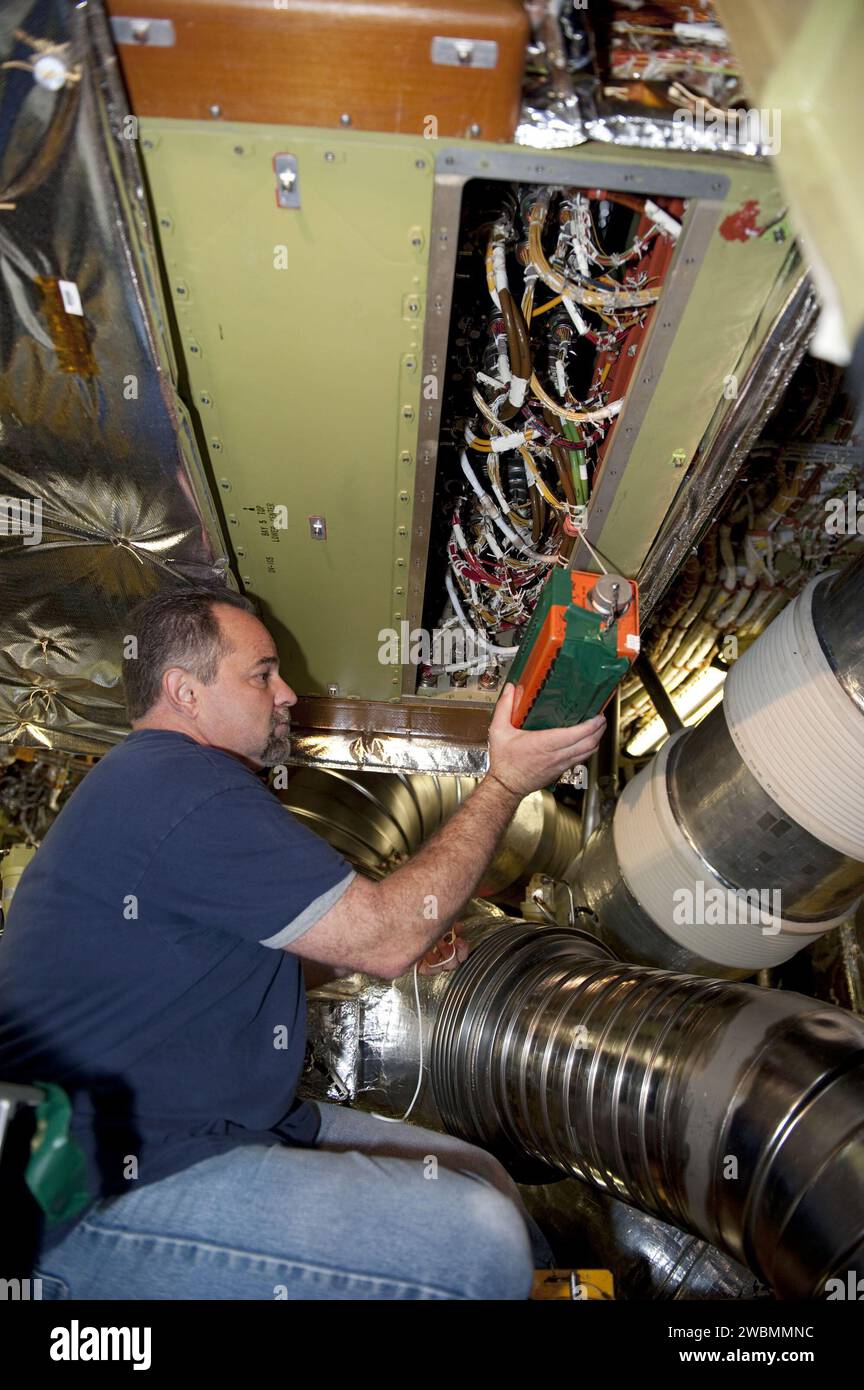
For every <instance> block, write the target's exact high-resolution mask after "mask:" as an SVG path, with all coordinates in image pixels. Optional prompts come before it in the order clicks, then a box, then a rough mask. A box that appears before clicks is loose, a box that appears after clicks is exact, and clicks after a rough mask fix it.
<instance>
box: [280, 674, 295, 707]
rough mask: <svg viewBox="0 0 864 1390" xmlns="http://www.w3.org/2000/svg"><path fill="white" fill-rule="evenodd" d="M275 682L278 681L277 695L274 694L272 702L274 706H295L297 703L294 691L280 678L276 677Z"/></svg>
mask: <svg viewBox="0 0 864 1390" xmlns="http://www.w3.org/2000/svg"><path fill="white" fill-rule="evenodd" d="M277 680H278V685H277V694H276V698H275V700H274V704H276V705H288V706H289V708H290V706H291V705H296V703H297V696H296V695H295V693H294V691H293V690H292V689H291V687H290V685H289V684H288V682H287V681H283V679H282V677H281V676H279V677H277Z"/></svg>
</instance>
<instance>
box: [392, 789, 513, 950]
mask: <svg viewBox="0 0 864 1390" xmlns="http://www.w3.org/2000/svg"><path fill="white" fill-rule="evenodd" d="M520 800H521V797H520V796H517V795H516V794H515V793H514V792H511V791H509V790H508V789H507V788H505V787H504V786H503V784H502V783H501V782H500V781H498V779H497V778H495V777H493V776H492V774H491V773H487V775H486V776H485V777H484V778H483V780H482V781H481V782H480V784H479V785H478V787H477V789H476V791H474V793H473V794H472V795H471V796H470V797H469V799H468V800H467V801H466V802H465V804H464V805H463V806H460V808H459V810H458V811H457V812H456V814H455V815H453V816H451V818H450V820H448V821H447V822H446V824H445V825H443V826H442V827H441V829H440V830H439V831H437V832H436V834H435V835H433V837H432V839H431V840H429V841H428V843H427V844H425V845H423V846H422V848H421V849H419V850H418V851H417V853H416V854H415V855H413V857H412V858H411V859H410V860H409V861H408V863H407V864H403V865H402V867H401V868H399V869H397V870H396V871H395V872H394V873H392V874H390V875H389V877H388V878H386V879H384V880H383V881H382V882H381V883H379V884H377V885H376V893H377V895H378V900H379V906H380V912H381V916H382V919H383V921H384V923H385V925H386V928H387V932H388V936H389V939H390V940H391V941H392V942H393V943H394V946H396V948H397V951H402V950H404V968H405V969H406V970H407V969H408V967H409V966H410V965H411V964H412V963H413V962H414V961H415V960H417V959H418V957H420V956H422V955H423V954H424V953H425V952H426V951H427V950H428V949H429V947H430V946H432V945H433V944H434V942H436V941H437V940H439V938H440V937H441V936H442V935H443V933H444V932H446V931H447V929H448V927H449V926H450V925H451V923H452V922H453V921H454V919H455V918H456V917H457V916H458V914H459V912H460V910H461V909H462V908H463V907H464V905H465V903H466V902H467V901H468V899H469V898H470V897H471V896H472V894H473V893H474V892H475V890H476V888H477V886H478V884H479V883H480V881H481V879H482V877H483V874H484V873H485V871H486V869H487V867H488V865H489V861H490V860H491V858H492V856H493V854H494V853H495V849H496V846H497V844H498V841H499V840H500V838H501V835H502V833H503V831H504V830H505V828H506V827H507V825H509V823H510V821H511V820H512V818H513V815H514V813H515V811H516V808H517V806H518V805H519V802H520ZM397 943H398V945H397Z"/></svg>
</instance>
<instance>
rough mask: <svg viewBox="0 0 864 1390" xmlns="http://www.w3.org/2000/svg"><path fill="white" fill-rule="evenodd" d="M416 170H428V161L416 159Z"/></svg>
mask: <svg viewBox="0 0 864 1390" xmlns="http://www.w3.org/2000/svg"><path fill="white" fill-rule="evenodd" d="M414 168H415V169H425V168H426V160H425V159H415V160H414Z"/></svg>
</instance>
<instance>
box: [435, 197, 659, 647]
mask: <svg viewBox="0 0 864 1390" xmlns="http://www.w3.org/2000/svg"><path fill="white" fill-rule="evenodd" d="M613 206H616V207H618V208H621V207H624V208H626V209H628V210H629V212H630V214H632V215H633V216H634V217H635V221H636V231H635V234H634V235H633V236H632V239H631V241H630V244H629V245H628V246H626V247H625V248H623V249H621V250H609V249H604V247H603V245H602V240H603V238H602V236H601V233H600V231H599V230H598V227H599V226H602V225H603V215H604V214H605V218H606V221H607V222H608V220H609V213H610V209H611V208H612V207H613ZM553 209H557V218H555V217H553V215H552V213H553ZM680 229H681V227H680V222H678V221H677V219H676V218H675V217H674V216H673V215H672V214H671V213H670V212H669V211H667V210H665V209H664V208H662V207H660V206H659V205H658V204H656V203H654V202H652V201H651V200H650V199H637V198H633V197H630V196H629V195H626V194H620V193H607V192H606V191H605V190H600V189H594V190H579V189H571V190H566V189H560V190H557V191H556V190H552V189H549V188H539V189H533V190H530V189H529V190H528V191H527V193H525V194H524V195H523V197H522V200H521V203H517V201H516V199H515V198H513V199H511V200H510V202H509V204H508V205H507V206H506V207H505V210H504V211H503V212H502V214H501V216H500V217H499V218H498V220H496V221H495V222H494V223H493V225H492V226H491V229H490V231H489V234H488V239H487V241H486V249H485V271H486V285H487V289H488V294H489V297H490V299H491V301H492V313H491V317H490V319H489V323H488V339H487V343H486V350H485V354H484V369H483V370H480V369H475V372H474V380H475V384H474V388H473V391H472V402H473V406H474V411H475V413H474V414H473V415H472V416H471V417H470V418H468V419H465V420H463V421H461V423H460V426H459V428H460V429H461V430H462V433H463V436H464V438H463V442H464V446H465V447H464V448H463V449H462V450H461V453H460V464H461V470H462V475H463V479H464V483H465V484H466V485H467V486H465V488H464V490H463V491H462V493H461V495H460V496H459V498H458V500H457V502H456V504H455V506H454V507H453V510H452V515H451V524H450V535H449V542H448V546H447V562H448V574H447V592H448V596H449V599H450V604H451V607H452V617H451V619H450V620H449V621H451V622H453V623H455V624H456V625H457V626H458V627H460V628H461V629H462V631H463V633H464V635H465V637H466V639H467V640H468V641H469V642H470V647H471V651H472V656H471V658H470V659H468V658H466V659H465V660H464V661H462V662H461V663H453V664H452V665H451V666H449V667H447V668H444V669H447V670H456V669H461V670H465V669H470V670H472V671H478V670H483V669H486V668H488V667H494V666H499V665H502V664H504V663H505V662H506V661H507V660H508V659H509V658H511V657H512V656H513V654H514V653H515V651H516V648H517V647H518V640H519V636H520V630H521V629H522V628H523V627H524V626H525V624H526V623H527V622H528V619H529V618H530V616H531V613H532V612H533V610H534V607H535V605H536V603H537V599H538V597H539V594H540V590H541V589H542V587H543V583H544V581H545V579H546V577H547V576H548V574H549V570H550V567H552V566H554V565H557V564H561V565H566V564H567V562H568V560H569V557H570V555H571V554H572V551H573V547H574V545H575V542H576V540H577V538H578V537H579V536H580V535H582V534H583V532H584V528H585V525H586V519H587V508H588V503H589V501H590V493H591V482H592V472H593V471H594V468H595V466H596V449H597V446H598V445H599V444H601V443H602V442H603V440H604V439H605V437H606V434H607V432H608V430H609V428H610V425H611V423H612V422H613V421H614V419H615V417H616V416H617V414H618V412H619V411H620V409H621V405H622V398H620V397H619V398H617V399H609V395H608V392H607V391H606V390H605V389H604V383H605V382H606V379H607V377H608V375H609V372H610V369H611V367H612V364H613V362H614V361H615V359H616V356H617V355H618V354H619V352H620V350H621V348H622V345H623V343H624V341H625V339H626V340H628V341H632V340H633V331H634V330H636V329H638V330H640V331H641V329H642V328H643V327H644V325H645V322H646V316H647V315H648V313H649V312H650V309H651V306H652V305H653V304H654V303H655V302H656V300H657V298H658V295H659V285H655V284H654V283H652V279H651V277H650V275H649V274H648V272H647V270H646V269H645V265H646V261H647V260H648V259H649V257H650V253H651V248H652V245H653V243H654V242H655V241H656V240H657V239H658V238H660V239H663V238H665V239H666V240H667V241H668V242H669V243H673V242H674V241H675V239H676V238H677V236H678V234H679V232H680ZM517 278H518V279H520V280H521V285H520V286H519V289H518V290H517V289H516V288H514V286H515V281H516V279H517ZM550 292H551V294H550ZM583 344H589V345H590V347H589V349H588V358H587V360H588V363H589V365H590V386H589V387H588V390H587V392H585V393H584V398H583V399H579V398H578V397H577V395H576V393H575V391H574V388H573V384H572V380H571V379H572V378H573V377H574V376H575V374H576V373H575V371H574V367H575V366H576V365H577V358H578V370H579V372H581V375H582V376H583V377H584V376H585V373H586V365H585V364H586V350H585V348H583V347H582V345H583ZM635 352H636V348H635V347H633V348H632V350H631V356H635ZM634 365H635V364H634ZM541 375H542V376H543V377H544V378H545V380H541Z"/></svg>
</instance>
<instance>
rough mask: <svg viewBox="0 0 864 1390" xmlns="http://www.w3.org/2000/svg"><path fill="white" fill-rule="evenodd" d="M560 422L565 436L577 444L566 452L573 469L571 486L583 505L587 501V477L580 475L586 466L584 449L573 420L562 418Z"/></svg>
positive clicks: (578, 500)
mask: <svg viewBox="0 0 864 1390" xmlns="http://www.w3.org/2000/svg"><path fill="white" fill-rule="evenodd" d="M562 423H563V425H564V433H565V435H566V436H567V438H568V439H572V441H573V443H574V444H576V445H577V446H578V447H577V448H575V449H568V451H567V452H568V453H569V455H570V464H571V467H572V469H573V486H574V488H575V489H576V500H577V502H578V503H579V504H580V505H582V506H585V505H587V502H588V479H587V478H583V476H582V469H583V468H584V467H585V466H586V465H585V450H584V448H583V447H582V436H581V434H580V433H579V429H578V427H577V425H576V424H575V423H574V421H573V420H564V421H563V422H562Z"/></svg>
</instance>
